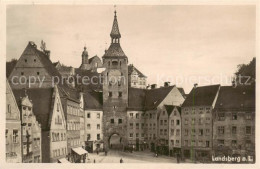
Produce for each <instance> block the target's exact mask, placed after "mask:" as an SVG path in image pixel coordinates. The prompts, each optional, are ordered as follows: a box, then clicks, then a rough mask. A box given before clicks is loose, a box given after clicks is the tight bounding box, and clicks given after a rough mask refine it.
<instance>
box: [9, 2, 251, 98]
mask: <svg viewBox="0 0 260 169" xmlns="http://www.w3.org/2000/svg"><path fill="white" fill-rule="evenodd" d="M114 10H115V8H114V6H113V5H26V6H25V5H9V6H7V13H6V17H7V18H6V23H7V24H6V26H7V27H6V31H7V32H6V38H7V48H6V57H7V61H9V60H11V59H12V58H16V59H18V58H19V57H20V56H21V54H22V52H23V50H24V49H25V47H26V46H27V44H28V42H29V41H34V42H35V43H36V44H37V46H38V48H40V42H41V40H43V41H44V42H45V43H46V47H47V49H48V50H50V51H51V60H52V61H53V62H56V61H60V62H61V63H63V64H65V65H68V66H73V67H79V66H80V64H81V53H82V51H83V47H84V45H86V47H87V50H88V53H89V55H90V57H92V56H94V55H98V56H99V57H102V56H103V55H104V50H105V49H107V48H108V47H109V45H110V36H109V34H110V31H111V28H112V23H113V16H114ZM116 10H117V19H118V23H119V30H120V33H121V41H120V43H121V47H122V49H123V50H124V52H125V54H126V55H127V57H128V60H129V64H134V66H135V67H136V68H138V69H139V70H140V71H141V72H142V73H143V74H145V75H146V76H147V77H148V78H147V81H148V84H153V83H156V84H157V86H158V87H160V86H162V85H163V82H164V81H170V82H171V84H172V85H173V84H176V85H177V86H178V87H183V88H184V90H185V92H186V93H189V91H190V90H191V89H192V87H193V85H194V83H198V85H199V86H204V85H211V84H221V85H230V83H231V77H232V76H233V75H234V73H235V71H236V70H237V65H238V64H242V63H249V62H250V60H252V58H253V57H255V56H256V8H255V6H253V5H251V6H250V5H247V6H246V5H243V6H242V5H240V6H231V5H229V6H227V5H226V6H222V5H211V6H209V5H207V6H206V5H204V6H203V5H194V6H189V5H183V6H181V5H171V6H166V5H163V6H141V5H140V6H137V5H136V6H131V5H124V6H121V5H118V6H117V7H116Z"/></svg>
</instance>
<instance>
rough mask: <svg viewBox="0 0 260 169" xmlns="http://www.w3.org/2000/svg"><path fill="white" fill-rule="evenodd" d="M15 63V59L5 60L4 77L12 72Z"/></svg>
mask: <svg viewBox="0 0 260 169" xmlns="http://www.w3.org/2000/svg"><path fill="white" fill-rule="evenodd" d="M16 63H17V60H16V59H14V60H11V61H9V62H6V77H7V78H8V77H9V76H10V74H11V73H12V71H13V69H14V67H15V65H16Z"/></svg>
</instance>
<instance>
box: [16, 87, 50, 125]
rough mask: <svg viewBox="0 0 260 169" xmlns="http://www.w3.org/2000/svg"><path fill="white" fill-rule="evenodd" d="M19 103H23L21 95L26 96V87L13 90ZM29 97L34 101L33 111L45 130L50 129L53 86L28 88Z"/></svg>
mask: <svg viewBox="0 0 260 169" xmlns="http://www.w3.org/2000/svg"><path fill="white" fill-rule="evenodd" d="M13 93H14V96H15V99H16V101H17V104H18V105H19V106H20V105H21V97H24V96H25V92H24V89H14V90H13ZM26 93H27V94H28V97H29V99H30V100H32V103H33V113H34V115H35V116H36V120H37V121H38V122H39V123H40V124H41V128H42V129H43V130H48V129H49V127H50V126H49V118H50V113H51V111H52V110H51V108H52V104H53V99H52V95H53V88H34V89H27V92H26Z"/></svg>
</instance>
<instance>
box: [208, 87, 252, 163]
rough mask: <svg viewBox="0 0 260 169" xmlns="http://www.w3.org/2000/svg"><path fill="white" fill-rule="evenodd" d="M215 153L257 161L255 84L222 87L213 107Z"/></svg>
mask: <svg viewBox="0 0 260 169" xmlns="http://www.w3.org/2000/svg"><path fill="white" fill-rule="evenodd" d="M213 117H214V119H213V123H214V125H213V140H214V141H213V149H214V155H215V156H221V157H222V156H224V155H225V156H236V157H237V156H240V157H246V159H248V156H251V157H252V159H248V160H249V161H247V162H251V163H253V162H254V160H255V158H254V157H255V85H251V86H247V85H244V86H237V87H233V86H221V88H220V91H219V96H218V99H217V102H216V106H215V108H214V116H213Z"/></svg>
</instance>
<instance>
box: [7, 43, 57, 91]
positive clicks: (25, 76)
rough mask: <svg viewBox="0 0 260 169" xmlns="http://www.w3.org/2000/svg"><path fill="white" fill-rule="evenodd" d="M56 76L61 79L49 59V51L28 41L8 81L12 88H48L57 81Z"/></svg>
mask: <svg viewBox="0 0 260 169" xmlns="http://www.w3.org/2000/svg"><path fill="white" fill-rule="evenodd" d="M29 77H31V78H29ZM54 77H55V78H54ZM58 78H59V80H61V75H60V73H59V72H58V70H57V69H56V68H55V67H54V66H53V64H52V62H51V60H50V51H47V50H45V51H40V50H38V49H37V45H36V44H35V43H34V42H32V41H30V42H29V43H28V45H27V46H26V48H25V50H24V51H23V53H22V55H21V57H20V58H19V60H18V61H17V63H16V65H15V67H14V68H13V70H12V71H11V73H10V75H9V77H8V81H9V83H10V86H11V87H12V89H23V88H27V87H29V88H49V87H53V86H54V83H55V82H58Z"/></svg>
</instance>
